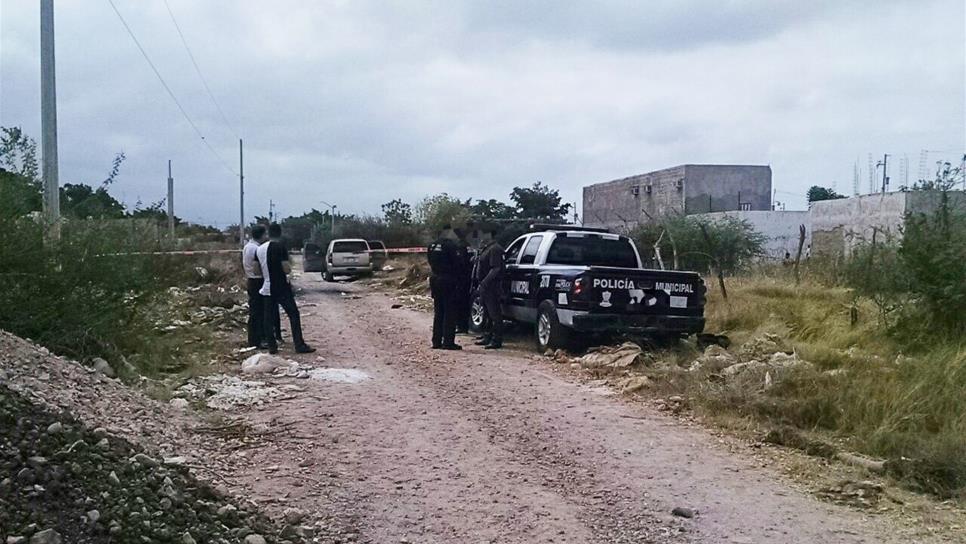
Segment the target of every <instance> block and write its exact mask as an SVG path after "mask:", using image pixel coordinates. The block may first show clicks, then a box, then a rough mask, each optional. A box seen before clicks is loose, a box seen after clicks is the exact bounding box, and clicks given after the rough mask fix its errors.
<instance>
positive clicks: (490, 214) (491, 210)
mask: <svg viewBox="0 0 966 544" xmlns="http://www.w3.org/2000/svg"><path fill="white" fill-rule="evenodd" d="M470 213H472V214H473V219H482V220H484V221H491V220H494V219H504V220H505V219H513V217H514V216H515V215H516V210H515V209H514V208H513V206H509V205H507V204H504V203H503V202H500V201H499V200H497V199H495V198H491V199H489V200H477V201H476V204H473V205H472V206H470Z"/></svg>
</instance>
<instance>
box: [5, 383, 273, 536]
mask: <svg viewBox="0 0 966 544" xmlns="http://www.w3.org/2000/svg"><path fill="white" fill-rule="evenodd" d="M0 476H3V479H2V480H0V539H2V540H0V542H23V543H28V542H29V543H38V544H39V543H51V544H53V543H59V542H218V543H223V542H224V543H227V542H239V541H241V540H242V539H245V538H248V537H250V536H255V537H258V538H263V539H262V540H261V541H262V542H265V541H269V542H277V540H275V539H274V538H272V537H271V536H270V535H274V534H275V533H276V532H277V530H276V529H275V528H274V526H273V525H272V524H271V523H270V522H269V521H268V520H267V519H266V518H264V517H263V516H261V515H260V514H258V513H256V512H252V511H248V510H247V509H246V507H244V506H240V505H236V504H232V503H231V502H230V501H229V500H227V499H226V498H225V497H224V496H222V495H221V494H220V493H218V492H216V491H215V490H213V489H212V488H210V487H208V486H207V485H205V484H203V483H201V482H199V481H197V480H196V479H195V478H193V477H192V476H191V475H190V474H189V473H188V472H187V469H185V468H184V467H182V466H180V460H177V459H167V460H162V459H156V458H154V457H151V456H149V455H147V454H145V453H144V452H143V451H140V449H139V448H138V447H137V446H134V445H132V444H131V443H129V442H127V441H126V440H124V439H121V438H118V437H116V436H114V435H112V434H110V433H108V432H107V431H106V430H104V429H94V430H90V429H89V428H88V427H86V426H84V425H83V424H82V423H81V422H79V421H77V420H76V419H75V418H73V417H72V416H71V415H70V414H67V413H64V412H59V413H57V412H54V411H52V410H50V409H49V408H46V407H43V406H40V405H37V404H33V403H31V402H30V401H29V400H28V399H27V398H26V397H25V396H23V395H21V394H19V393H17V392H15V391H13V390H12V389H10V388H9V387H7V386H6V385H2V384H0ZM262 535H267V538H266V537H262Z"/></svg>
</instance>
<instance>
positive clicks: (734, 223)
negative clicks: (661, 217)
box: [630, 216, 765, 275]
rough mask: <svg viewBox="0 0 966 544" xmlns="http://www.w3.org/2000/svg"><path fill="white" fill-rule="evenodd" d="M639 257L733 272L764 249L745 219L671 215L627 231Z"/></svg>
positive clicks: (702, 269) (687, 267) (683, 266)
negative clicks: (659, 251) (709, 219)
mask: <svg viewBox="0 0 966 544" xmlns="http://www.w3.org/2000/svg"><path fill="white" fill-rule="evenodd" d="M630 236H631V238H633V239H634V242H635V244H637V247H638V249H639V250H640V251H641V253H642V256H644V255H651V256H653V257H655V258H656V253H655V250H654V249H653V248H654V246H655V245H659V247H660V248H661V254H662V260H663V261H665V264H667V265H670V263H669V262H668V261H672V260H673V261H674V262H677V264H678V268H679V269H682V270H696V271H698V272H702V273H710V272H712V271H715V270H720V271H721V272H722V273H723V274H728V275H731V274H735V273H736V272H739V271H741V270H742V269H744V268H747V266H748V265H749V264H751V263H752V262H753V261H754V260H755V259H756V258H758V257H760V256H761V255H762V254H763V252H764V249H763V248H764V244H765V237H764V235H762V234H761V233H759V232H758V231H756V230H755V229H754V227H752V226H751V223H749V222H748V221H745V220H742V219H738V218H736V217H724V218H721V219H717V220H713V221H708V220H703V219H696V218H694V217H692V216H675V217H671V218H668V219H667V220H665V221H663V222H661V223H648V224H645V225H642V226H640V227H638V228H637V229H635V230H634V231H633V232H631V233H630Z"/></svg>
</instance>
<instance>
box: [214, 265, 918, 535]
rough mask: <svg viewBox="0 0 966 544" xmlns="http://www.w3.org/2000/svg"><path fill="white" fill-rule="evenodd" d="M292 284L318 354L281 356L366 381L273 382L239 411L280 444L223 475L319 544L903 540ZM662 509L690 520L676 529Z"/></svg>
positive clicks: (533, 377) (709, 450)
mask: <svg viewBox="0 0 966 544" xmlns="http://www.w3.org/2000/svg"><path fill="white" fill-rule="evenodd" d="M299 284H300V286H301V287H302V289H303V292H302V297H301V298H300V304H301V305H302V309H303V315H304V319H303V322H304V324H305V328H306V337H307V339H308V341H309V342H310V343H312V344H313V345H315V346H317V347H318V348H319V352H318V353H317V354H314V355H309V356H294V355H293V354H292V353H291V346H285V347H283V352H282V355H285V356H287V357H291V358H293V359H296V360H301V361H305V362H312V363H314V364H316V365H324V366H328V367H336V368H354V369H359V370H362V371H364V372H366V373H367V374H369V375H370V376H371V378H372V379H371V380H368V381H364V382H361V383H357V384H345V383H326V382H319V381H315V380H296V379H283V381H290V382H292V383H297V384H298V385H299V386H300V387H303V388H304V390H305V391H304V392H303V393H302V394H300V395H297V396H295V398H293V399H290V400H286V401H280V402H276V403H272V404H269V405H267V406H265V407H263V408H262V409H258V410H251V411H249V412H247V413H244V417H246V418H247V419H249V420H250V421H251V423H252V424H254V425H258V426H259V427H262V426H265V425H267V426H269V427H272V428H278V429H284V432H279V433H278V435H277V440H276V441H275V442H274V443H273V446H272V447H264V448H260V449H256V450H252V451H249V452H244V453H239V455H244V456H246V457H244V462H243V463H242V465H244V466H245V467H246V468H244V469H243V470H242V471H241V473H239V474H235V475H233V477H232V479H233V480H235V482H234V483H236V484H241V485H243V486H244V487H246V488H248V489H250V491H251V497H252V499H253V500H255V501H256V502H259V503H262V504H267V505H268V507H269V508H270V509H272V508H278V509H281V508H285V507H288V506H297V507H299V508H301V509H303V510H305V511H307V512H309V514H310V516H318V517H321V518H324V520H325V528H324V529H323V530H322V531H321V532H320V533H319V535H318V536H319V537H320V538H321V539H322V540H323V541H325V540H330V541H331V540H334V541H345V542H355V541H358V542H373V543H395V542H412V543H436V542H452V543H476V542H495V543H543V542H576V543H582V542H587V543H591V542H593V543H597V542H599V543H623V542H710V543H759V542H821V543H823V544H834V543H844V542H849V543H853V542H909V541H910V540H909V539H908V537H900V536H897V534H896V533H895V532H893V530H892V528H890V527H888V526H885V524H884V523H883V522H882V520H880V519H877V518H875V517H871V518H869V517H866V516H865V515H864V514H863V513H861V512H858V511H855V510H850V509H846V508H844V507H837V506H832V505H829V504H825V503H822V502H819V501H818V500H817V499H814V498H812V497H810V496H807V495H805V494H803V493H801V492H799V491H796V490H794V489H792V488H789V487H787V486H786V485H785V484H783V483H781V481H780V479H778V478H777V477H776V475H775V474H774V473H772V472H770V471H769V470H768V469H764V468H761V467H760V465H759V464H758V463H756V462H755V461H754V460H752V459H749V458H747V457H742V456H738V455H735V454H733V453H730V452H729V451H728V450H727V449H726V448H725V447H724V446H722V445H720V444H719V443H718V441H717V440H716V439H715V438H714V437H713V436H712V435H710V434H708V433H707V432H705V431H703V430H700V429H695V428H689V427H686V426H683V425H682V424H681V423H680V422H679V421H677V420H676V419H674V418H672V417H669V416H667V415H663V414H661V413H659V412H656V411H653V410H651V409H650V408H647V407H645V406H643V405H641V404H640V403H634V402H630V401H626V400H623V399H621V398H619V397H616V396H612V395H609V394H607V392H606V391H603V390H599V389H595V388H593V387H590V386H587V385H582V384H579V383H576V382H574V381H573V380H572V379H569V378H567V377H565V376H561V375H558V374H557V373H556V372H555V371H554V369H553V367H552V363H549V362H546V361H544V360H542V359H541V358H537V357H534V356H533V353H532V352H530V351H527V350H512V349H511V350H506V351H503V352H500V353H493V352H484V351H482V350H480V349H478V348H475V347H474V348H471V349H468V350H467V351H463V352H439V351H433V350H430V349H428V347H427V344H428V330H429V326H430V316H429V315H427V314H424V313H420V312H415V311H410V310H406V309H390V305H391V302H392V301H391V299H390V298H389V297H388V296H386V295H384V294H380V293H375V292H371V291H368V290H367V289H366V288H365V287H361V286H355V285H352V284H326V283H323V282H322V281H321V279H320V278H318V277H317V275H315V274H310V275H307V276H306V277H303V278H301V279H300V280H299ZM347 295H348V296H347ZM463 343H464V344H468V343H470V342H469V339H466V338H464V339H463ZM285 348H288V349H285ZM317 355H320V356H322V357H324V358H325V362H324V363H322V362H319V361H318V360H317V359H316V356H317ZM236 478H237V479H236ZM675 507H686V508H690V509H693V510H695V511H696V512H697V513H696V515H695V516H694V517H693V518H692V519H685V518H682V517H676V516H673V515H672V514H671V511H672V509H674V508H675Z"/></svg>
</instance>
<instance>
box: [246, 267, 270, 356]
mask: <svg viewBox="0 0 966 544" xmlns="http://www.w3.org/2000/svg"><path fill="white" fill-rule="evenodd" d="M264 283H265V280H264V279H262V278H248V284H247V286H246V287H247V291H248V345H249V347H255V346H258V344H259V343H260V342H261V339H262V337H263V336H264V335H265V332H264V330H263V328H264V325H263V323H264V321H265V309H264V307H263V306H264V305H263V304H262V295H260V294H258V290H259V289H261V288H262V284H264Z"/></svg>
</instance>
